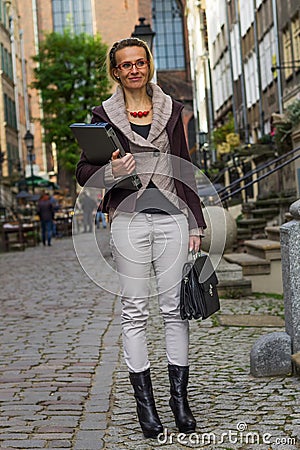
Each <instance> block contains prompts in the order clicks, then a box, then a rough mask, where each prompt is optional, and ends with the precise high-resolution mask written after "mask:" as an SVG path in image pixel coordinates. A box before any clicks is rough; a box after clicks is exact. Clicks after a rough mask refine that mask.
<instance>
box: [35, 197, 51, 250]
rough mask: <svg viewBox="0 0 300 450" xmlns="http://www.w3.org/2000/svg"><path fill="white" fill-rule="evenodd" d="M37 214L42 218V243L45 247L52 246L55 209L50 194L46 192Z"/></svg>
mask: <svg viewBox="0 0 300 450" xmlns="http://www.w3.org/2000/svg"><path fill="white" fill-rule="evenodd" d="M37 214H38V215H39V217H40V221H41V228H42V242H43V245H46V242H47V244H48V246H49V247H50V246H51V238H52V230H53V216H54V209H53V203H52V202H51V199H50V195H49V194H48V192H44V193H43V194H42V195H41V197H40V199H39V201H38V205H37Z"/></svg>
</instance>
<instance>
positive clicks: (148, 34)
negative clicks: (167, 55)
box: [131, 17, 155, 52]
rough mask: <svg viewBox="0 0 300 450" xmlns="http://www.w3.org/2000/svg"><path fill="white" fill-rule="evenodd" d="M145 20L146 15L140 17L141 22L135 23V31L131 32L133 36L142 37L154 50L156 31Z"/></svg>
mask: <svg viewBox="0 0 300 450" xmlns="http://www.w3.org/2000/svg"><path fill="white" fill-rule="evenodd" d="M145 20H146V19H145V17H139V24H138V25H135V27H134V32H133V33H132V34H131V37H136V38H139V39H141V40H142V41H145V42H146V44H147V45H148V47H149V48H150V50H151V52H152V46H153V39H154V36H155V32H154V31H153V30H152V28H151V26H150V25H149V24H145V23H144V22H145Z"/></svg>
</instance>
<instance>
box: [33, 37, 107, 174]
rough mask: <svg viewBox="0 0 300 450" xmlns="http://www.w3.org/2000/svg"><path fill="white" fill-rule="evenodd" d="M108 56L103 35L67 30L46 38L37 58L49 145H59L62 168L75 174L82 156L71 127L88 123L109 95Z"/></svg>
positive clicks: (37, 82) (38, 86)
mask: <svg viewBox="0 0 300 450" xmlns="http://www.w3.org/2000/svg"><path fill="white" fill-rule="evenodd" d="M106 52H107V46H106V44H104V43H103V42H102V41H101V37H100V36H99V35H98V36H96V37H93V36H90V35H88V34H85V33H81V34H77V35H74V34H72V33H71V31H70V30H65V31H64V33H63V34H60V33H56V32H52V33H49V34H46V35H45V39H44V40H43V41H42V42H41V45H40V49H39V54H38V55H36V56H35V57H33V60H34V61H36V62H37V63H38V64H37V67H36V68H35V69H34V73H35V81H34V82H33V84H32V87H33V88H36V89H38V90H40V92H41V97H42V105H41V106H42V109H43V118H42V119H41V122H42V125H43V127H44V129H45V142H46V143H50V144H51V143H52V142H55V144H56V148H57V154H58V162H59V165H62V166H63V167H65V169H66V170H67V171H69V172H73V173H74V170H75V166H76V164H77V161H78V158H79V153H80V150H79V147H78V145H77V144H76V142H75V140H74V137H73V135H72V132H71V130H70V128H69V125H70V124H71V123H73V122H85V121H87V120H88V118H89V115H90V113H91V110H92V108H93V106H95V105H97V104H99V103H101V102H102V101H103V100H105V99H106V98H107V97H108V95H109V88H110V84H109V80H108V78H107V75H106V68H105V58H106Z"/></svg>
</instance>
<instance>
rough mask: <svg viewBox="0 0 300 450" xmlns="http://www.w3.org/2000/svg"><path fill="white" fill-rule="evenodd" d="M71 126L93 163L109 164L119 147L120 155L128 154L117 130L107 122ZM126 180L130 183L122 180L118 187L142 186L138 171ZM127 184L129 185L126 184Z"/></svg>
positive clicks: (87, 156)
mask: <svg viewBox="0 0 300 450" xmlns="http://www.w3.org/2000/svg"><path fill="white" fill-rule="evenodd" d="M70 128H71V130H72V132H73V134H74V136H75V138H76V140H77V142H78V144H79V146H80V148H81V149H82V150H83V151H84V153H85V155H86V158H87V160H88V161H89V162H90V163H91V164H94V165H97V166H103V165H104V164H107V163H108V162H109V161H110V159H111V156H112V153H113V152H114V151H116V150H117V149H119V150H120V157H123V156H125V155H126V152H125V150H124V148H123V147H122V145H121V143H120V141H119V139H118V136H117V135H116V133H115V130H114V129H113V127H112V126H111V125H110V124H108V123H106V122H98V123H92V124H88V123H73V124H72V125H70ZM122 180H123V179H122ZM125 180H129V181H130V183H126V184H124V183H123V181H121V183H122V185H121V184H120V183H118V184H117V186H116V187H120V188H121V187H122V188H124V189H136V190H138V189H140V188H141V187H142V183H141V181H140V179H139V177H138V175H137V174H136V173H133V174H132V175H130V176H128V177H126V178H125ZM125 180H124V181H125ZM127 184H128V186H126V185H127Z"/></svg>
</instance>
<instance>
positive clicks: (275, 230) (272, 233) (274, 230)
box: [265, 226, 280, 242]
mask: <svg viewBox="0 0 300 450" xmlns="http://www.w3.org/2000/svg"><path fill="white" fill-rule="evenodd" d="M265 232H266V235H267V239H270V241H277V242H280V226H273V227H266V228H265Z"/></svg>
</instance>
